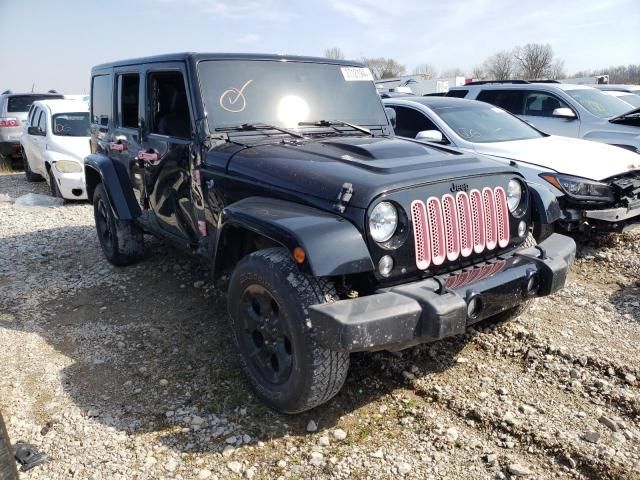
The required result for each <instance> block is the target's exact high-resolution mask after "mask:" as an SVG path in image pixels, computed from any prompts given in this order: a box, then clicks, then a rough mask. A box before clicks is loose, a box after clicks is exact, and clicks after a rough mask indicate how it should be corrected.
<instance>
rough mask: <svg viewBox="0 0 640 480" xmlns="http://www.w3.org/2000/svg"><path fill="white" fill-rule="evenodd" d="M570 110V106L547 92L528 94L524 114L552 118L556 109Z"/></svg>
mask: <svg viewBox="0 0 640 480" xmlns="http://www.w3.org/2000/svg"><path fill="white" fill-rule="evenodd" d="M563 107H566V108H568V105H567V104H566V103H564V102H563V101H562V100H560V99H559V98H557V97H556V96H554V95H551V94H549V93H545V92H529V93H527V96H526V100H525V103H524V114H525V115H533V116H536V117H551V116H553V111H554V110H555V109H556V108H563Z"/></svg>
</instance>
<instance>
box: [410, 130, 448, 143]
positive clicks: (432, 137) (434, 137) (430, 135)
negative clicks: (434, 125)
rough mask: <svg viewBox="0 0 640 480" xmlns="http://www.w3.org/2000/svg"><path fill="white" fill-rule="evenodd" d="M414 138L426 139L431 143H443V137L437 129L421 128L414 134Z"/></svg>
mask: <svg viewBox="0 0 640 480" xmlns="http://www.w3.org/2000/svg"><path fill="white" fill-rule="evenodd" d="M416 140H426V141H427V142H433V143H444V137H443V136H442V133H440V132H439V131H438V130H422V131H421V132H418V134H417V135H416Z"/></svg>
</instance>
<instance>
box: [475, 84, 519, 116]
mask: <svg viewBox="0 0 640 480" xmlns="http://www.w3.org/2000/svg"><path fill="white" fill-rule="evenodd" d="M524 95H525V92H524V91H523V90H483V91H482V92H480V93H479V94H478V97H477V100H480V101H481V102H487V103H491V104H493V105H496V106H498V107H500V108H504V109H505V110H506V111H507V112H511V113H513V114H514V115H522V113H523V107H524Z"/></svg>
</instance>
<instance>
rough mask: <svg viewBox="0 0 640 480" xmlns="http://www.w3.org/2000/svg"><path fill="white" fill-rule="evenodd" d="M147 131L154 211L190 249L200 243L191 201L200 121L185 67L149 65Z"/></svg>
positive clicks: (147, 181)
mask: <svg viewBox="0 0 640 480" xmlns="http://www.w3.org/2000/svg"><path fill="white" fill-rule="evenodd" d="M145 67H146V71H145V74H144V95H145V99H146V100H145V102H144V105H145V112H144V123H145V125H144V130H145V135H144V138H143V139H142V142H141V148H140V150H139V152H138V159H139V161H140V165H142V168H143V169H144V188H145V195H146V201H147V202H148V208H149V209H150V211H151V212H152V213H153V216H154V218H155V222H156V224H157V226H158V227H159V228H161V229H162V230H163V231H164V232H165V233H167V234H168V235H170V236H172V237H173V238H174V239H175V240H176V241H178V242H180V243H182V244H185V245H195V244H196V243H197V241H198V227H197V225H198V222H197V218H196V212H195V209H194V208H193V201H192V198H191V179H192V176H193V175H194V171H193V165H192V158H193V155H192V152H193V151H194V150H193V148H194V145H193V143H192V142H193V132H194V120H193V115H192V114H191V112H192V111H193V110H192V108H190V105H191V103H190V99H189V96H188V95H187V92H188V89H187V82H186V70H185V65H184V64H183V63H180V62H176V63H163V64H157V65H147V66H145Z"/></svg>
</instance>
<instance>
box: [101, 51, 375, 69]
mask: <svg viewBox="0 0 640 480" xmlns="http://www.w3.org/2000/svg"><path fill="white" fill-rule="evenodd" d="M186 60H193V61H195V62H199V61H202V60H258V61H260V60H262V61H291V62H308V63H328V64H334V65H345V66H359V67H363V66H364V65H363V64H362V63H360V62H356V61H351V60H334V59H331V58H323V57H307V56H298V55H279V54H264V53H196V52H183V53H169V54H163V55H153V56H149V57H139V58H131V59H127V60H118V61H114V62H109V63H102V64H100V65H96V66H95V67H93V69H92V70H102V69H107V68H113V67H122V66H127V65H139V64H145V63H160V62H181V61H186Z"/></svg>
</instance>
